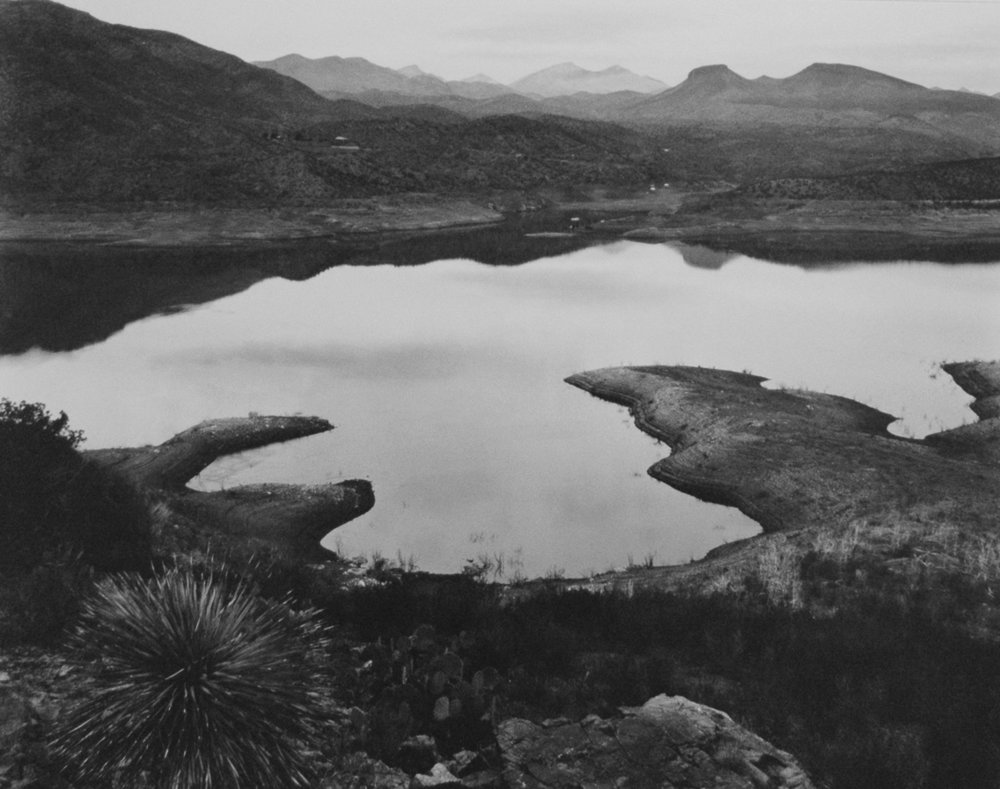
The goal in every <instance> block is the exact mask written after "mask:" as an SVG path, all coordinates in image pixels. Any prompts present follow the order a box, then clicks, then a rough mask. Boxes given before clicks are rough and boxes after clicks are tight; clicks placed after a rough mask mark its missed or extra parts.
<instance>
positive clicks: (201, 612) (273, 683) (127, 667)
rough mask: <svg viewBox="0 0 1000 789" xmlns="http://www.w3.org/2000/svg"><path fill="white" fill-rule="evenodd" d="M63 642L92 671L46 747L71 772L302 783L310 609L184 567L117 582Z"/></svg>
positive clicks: (130, 778)
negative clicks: (92, 660) (90, 658)
mask: <svg viewBox="0 0 1000 789" xmlns="http://www.w3.org/2000/svg"><path fill="white" fill-rule="evenodd" d="M75 642H76V643H75V646H76V647H77V648H79V649H81V650H84V651H86V652H87V653H88V654H92V655H94V656H95V657H97V656H99V658H100V660H99V665H100V669H99V671H98V672H97V674H96V675H95V676H94V677H93V679H92V682H91V684H92V687H90V688H88V692H87V693H86V694H85V698H84V700H83V701H82V702H81V703H80V704H79V706H77V707H76V708H74V709H72V710H70V711H69V713H68V714H67V715H66V716H65V719H64V720H63V721H61V725H60V727H59V732H58V734H57V736H56V738H55V741H54V753H55V754H56V756H57V758H58V759H59V760H60V761H62V762H63V763H64V764H65V765H66V766H67V771H68V772H69V773H70V774H73V775H75V776H76V777H77V778H79V779H82V780H83V781H93V782H98V783H104V782H107V783H114V782H119V783H118V785H127V786H138V785H149V786H152V787H170V789H194V787H208V786H211V787H214V788H215V789H226V788H227V787H233V788H235V787H247V786H267V787H303V786H310V785H311V783H310V776H309V775H308V771H307V769H306V761H307V760H306V755H305V750H304V749H305V747H306V746H307V745H308V744H309V743H310V742H311V741H312V740H314V739H315V731H316V729H315V727H316V725H317V721H318V718H319V715H320V712H319V708H318V703H317V702H316V700H315V696H314V695H313V694H312V693H311V692H310V691H311V689H312V688H313V685H314V684H315V681H316V679H317V675H316V671H315V669H314V663H313V662H312V661H311V657H312V656H313V654H314V652H313V650H314V649H316V647H317V644H322V632H321V630H320V629H319V627H318V626H317V625H316V624H315V619H314V618H313V614H312V613H311V612H305V613H297V612H295V611H293V610H292V608H290V606H289V605H287V604H283V603H279V602H275V601H269V600H264V599H262V598H259V597H257V596H256V595H255V594H254V593H253V592H252V591H251V590H250V588H249V587H247V586H246V585H243V584H237V585H235V586H232V585H229V586H227V585H226V584H223V583H221V582H219V581H218V580H216V579H215V578H213V577H212V576H202V575H200V574H198V573H195V572H193V571H191V570H184V569H175V570H171V571H168V572H166V573H164V574H163V575H162V576H160V577H157V578H153V579H152V580H144V579H142V578H139V577H136V576H119V577H116V578H111V579H108V580H106V581H104V582H103V583H101V584H100V585H99V587H98V590H97V593H96V594H95V595H94V596H92V597H91V598H89V599H88V600H87V601H85V603H84V604H83V612H82V622H81V625H80V627H79V630H78V632H77V634H76V636H75Z"/></svg>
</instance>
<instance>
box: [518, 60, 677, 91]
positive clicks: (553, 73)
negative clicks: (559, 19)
mask: <svg viewBox="0 0 1000 789" xmlns="http://www.w3.org/2000/svg"><path fill="white" fill-rule="evenodd" d="M511 87H512V88H513V89H514V90H516V91H519V92H521V93H527V94H535V95H539V96H546V97H552V96H569V95H572V94H574V93H617V92H619V91H634V92H637V93H654V92H659V91H661V90H665V89H666V88H667V85H666V84H665V83H663V82H660V81H659V80H657V79H653V78H652V77H644V76H640V75H639V74H635V73H634V72H632V71H629V70H628V69H626V68H624V67H622V66H618V65H615V66H610V67H608V68H606V69H603V70H602V71H591V70H589V69H585V68H583V67H582V66H578V65H577V64H576V63H569V62H566V63H557V64H556V65H554V66H549V67H548V68H544V69H542V70H541V71H536V72H535V73H533V74H529V75H528V76H526V77H522V78H521V79H519V80H517V82H513V83H511Z"/></svg>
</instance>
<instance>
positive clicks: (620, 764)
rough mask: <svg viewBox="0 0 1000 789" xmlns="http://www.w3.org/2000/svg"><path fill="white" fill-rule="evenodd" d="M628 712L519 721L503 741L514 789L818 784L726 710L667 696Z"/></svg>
mask: <svg viewBox="0 0 1000 789" xmlns="http://www.w3.org/2000/svg"><path fill="white" fill-rule="evenodd" d="M622 712H623V717H621V718H618V719H609V720H604V719H601V718H597V717H596V716H588V717H587V718H585V719H584V720H583V721H580V722H578V723H563V724H558V725H553V726H549V727H544V726H539V725H537V724H534V723H531V722H530V721H526V720H521V719H517V718H513V719H510V720H507V721H504V722H503V723H501V724H500V726H499V728H498V731H497V741H498V743H499V746H500V751H501V754H502V756H503V762H504V774H503V777H504V779H505V780H506V781H507V785H508V786H509V787H511V788H512V789H561V788H565V789H570V787H580V786H586V787H593V789H670V787H678V789H679V788H680V787H683V788H684V789H700V788H701V787H705V789H708V787H713V789H765V788H766V789H812V787H813V784H812V782H811V781H810V780H809V778H808V776H807V775H806V774H805V772H804V771H803V769H802V768H801V767H800V766H799V765H798V763H797V762H796V761H795V759H794V758H793V757H792V756H790V755H789V754H787V753H785V752H784V751H781V750H778V749H777V748H775V747H774V746H772V745H770V744H769V743H768V742H766V741H765V740H763V739H761V738H760V737H758V736H757V735H755V734H753V733H751V732H749V731H747V730H746V729H744V728H743V727H741V726H739V725H738V724H736V723H735V722H734V721H733V720H732V719H731V718H730V717H729V716H728V715H726V714H725V713H724V712H720V711H719V710H716V709H712V708H711V707H706V706H704V705H701V704H696V703H695V702H692V701H689V700H688V699H685V698H683V697H681V696H666V695H660V696H656V697H655V698H652V699H650V700H649V701H647V702H646V703H645V704H644V705H643V706H642V707H636V708H626V709H624V710H622Z"/></svg>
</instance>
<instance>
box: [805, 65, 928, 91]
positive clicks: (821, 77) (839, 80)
mask: <svg viewBox="0 0 1000 789" xmlns="http://www.w3.org/2000/svg"><path fill="white" fill-rule="evenodd" d="M806 81H812V82H816V83H821V84H823V85H826V86H837V85H848V84H858V83H863V82H868V83H876V82H878V83H883V84H891V85H895V86H898V87H912V88H919V87H921V86H919V85H917V84H916V83H914V82H907V81H906V80H903V79H899V78H898V77H891V76H889V75H888V74H883V73H881V72H879V71H872V70H871V69H866V68H863V67H861V66H851V65H848V64H846V63H813V64H811V65H809V66H806V67H805V68H804V69H802V71H800V72H799V73H798V74H793V75H792V76H791V77H788V79H787V80H785V82H787V83H789V84H795V83H797V82H806Z"/></svg>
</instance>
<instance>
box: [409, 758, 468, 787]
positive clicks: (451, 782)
mask: <svg viewBox="0 0 1000 789" xmlns="http://www.w3.org/2000/svg"><path fill="white" fill-rule="evenodd" d="M461 785H462V782H461V781H460V780H458V778H456V777H455V776H454V775H452V774H451V771H450V770H449V769H448V768H447V767H445V766H444V765H443V764H440V763H439V764H435V765H434V766H433V767H432V768H431V771H430V774H429V775H415V776H413V783H412V784H411V785H410V786H411V789H416V788H417V787H425V786H461Z"/></svg>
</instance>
